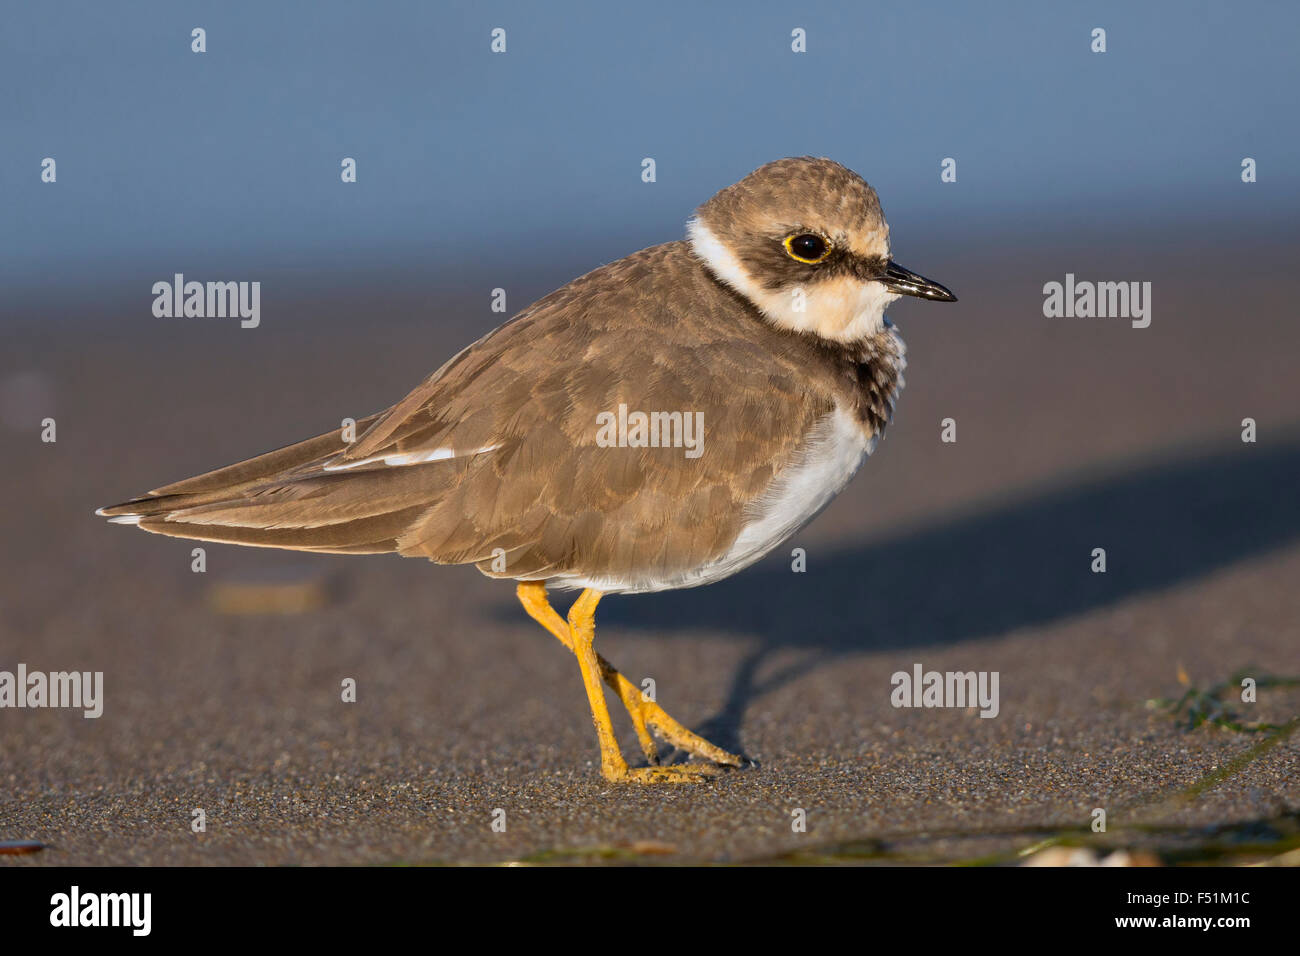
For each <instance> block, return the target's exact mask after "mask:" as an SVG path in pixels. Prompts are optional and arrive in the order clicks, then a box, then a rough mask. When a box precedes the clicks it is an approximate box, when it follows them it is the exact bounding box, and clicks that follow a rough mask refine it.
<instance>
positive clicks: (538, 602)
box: [518, 581, 742, 781]
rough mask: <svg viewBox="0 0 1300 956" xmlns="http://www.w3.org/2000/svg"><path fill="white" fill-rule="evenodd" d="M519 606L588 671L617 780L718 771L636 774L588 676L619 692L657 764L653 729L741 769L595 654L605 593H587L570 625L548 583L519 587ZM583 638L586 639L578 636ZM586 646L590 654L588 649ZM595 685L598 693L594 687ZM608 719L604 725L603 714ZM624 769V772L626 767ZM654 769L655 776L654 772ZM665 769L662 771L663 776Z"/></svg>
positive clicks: (609, 766)
mask: <svg viewBox="0 0 1300 956" xmlns="http://www.w3.org/2000/svg"><path fill="white" fill-rule="evenodd" d="M518 594H519V602H520V603H521V604H522V605H523V606H524V610H525V611H527V612H528V614H529V616H530V617H532V618H533V620H535V621H537V622H538V623H539V624H541V625H542V626H543V627H544V628H546V629H547V630H548V631H550V632H551V633H552V634H554V635H555V637H556V638H558V639H559V641H560V643H562V644H563V645H564V646H565V647H567V648H568V649H569V650H571V651H573V653H574V655H575V656H577V658H578V665H579V667H581V668H582V671H583V682H584V684H585V685H586V686H587V697H588V700H589V701H590V702H591V712H592V720H593V721H594V722H595V724H596V734H597V737H598V738H599V739H600V744H601V769H602V772H604V774H605V776H606V777H607V778H609V779H611V780H615V779H617V780H626V779H636V780H643V781H650V780H654V781H669V780H680V779H696V778H697V777H698V775H700V774H706V773H709V772H711V771H712V770H713V768H712V767H709V766H707V765H699V764H686V765H679V766H676V767H664V768H649V769H648V770H646V771H642V770H630V769H629V768H628V766H627V762H626V761H625V760H624V759H623V756H622V754H621V753H620V752H619V750H618V744H617V741H616V740H615V739H614V735H613V725H612V723H611V722H610V720H609V710H608V708H607V707H606V706H605V695H604V692H603V691H602V690H601V688H600V684H599V683H595V682H594V679H593V680H592V681H589V680H588V674H589V673H590V674H592V675H595V674H599V676H600V677H601V678H602V679H603V680H604V681H605V683H607V684H608V685H609V686H610V688H611V689H612V690H614V691H615V692H616V693H617V694H618V696H619V699H620V700H621V701H622V702H623V706H624V707H625V708H627V712H628V715H629V716H630V717H631V718H632V725H633V727H634V728H635V729H636V735H637V740H638V742H639V743H640V744H641V750H642V751H643V752H644V753H645V755H646V759H647V760H649V761H650V762H651V763H652V764H657V763H658V762H659V757H658V750H657V749H656V747H655V744H654V740H653V739H652V738H651V736H650V729H651V728H653V729H654V730H655V731H656V732H657V733H658V734H659V735H660V736H661V737H663V738H664V739H665V740H667V741H668V742H669V743H670V744H672V745H673V746H675V747H679V748H681V749H682V750H685V751H686V752H687V753H690V754H693V755H694V756H697V757H701V758H703V759H705V760H710V761H712V762H713V763H715V764H725V765H727V766H732V767H739V766H741V764H742V760H741V759H740V757H737V756H736V755H735V754H730V753H728V752H727V751H725V750H723V749H722V748H721V747H718V746H715V745H714V744H711V743H709V741H707V740H705V739H704V738H703V737H700V736H699V735H697V734H694V733H692V732H691V731H690V730H688V729H687V728H685V727H683V726H682V725H681V724H679V723H678V722H677V721H676V720H674V719H673V718H672V717H670V716H669V715H668V714H667V712H666V711H664V709H663V708H662V707H660V706H659V705H658V704H657V703H656V702H654V701H648V700H643V699H642V697H641V691H640V689H639V688H637V687H636V686H635V685H634V684H633V683H632V682H631V681H629V680H628V679H627V678H626V677H624V676H623V675H622V674H620V673H619V672H618V671H617V670H616V669H615V668H614V666H613V665H612V664H610V663H609V661H607V660H605V659H604V658H603V657H601V656H600V655H599V654H597V653H596V652H595V650H594V649H593V648H592V646H591V644H592V641H593V639H594V637H595V611H596V604H597V603H599V601H600V598H601V594H600V592H598V591H591V590H588V591H584V592H583V593H582V596H581V597H579V598H578V600H577V601H575V602H574V604H573V608H572V609H571V610H570V611H569V621H568V623H567V624H566V622H565V620H564V619H563V618H562V617H560V615H559V614H557V613H556V611H555V609H554V608H552V607H551V605H550V602H549V601H547V599H546V585H545V584H544V583H542V582H541V581H525V582H522V583H521V584H520V585H519V588H518ZM579 634H583V635H585V638H584V639H583V640H579V639H578V635H579ZM584 644H585V650H583V649H582V648H583V646H584ZM593 683H594V693H593V687H592V685H593ZM602 714H603V715H604V717H603V721H602V717H601V715H602ZM620 768H621V769H620ZM651 771H653V772H651ZM661 771H662V772H661Z"/></svg>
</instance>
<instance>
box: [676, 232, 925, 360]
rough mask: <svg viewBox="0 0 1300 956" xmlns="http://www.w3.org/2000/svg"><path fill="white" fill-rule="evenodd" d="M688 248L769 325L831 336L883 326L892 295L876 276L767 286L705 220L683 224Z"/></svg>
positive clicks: (852, 338) (855, 337)
mask: <svg viewBox="0 0 1300 956" xmlns="http://www.w3.org/2000/svg"><path fill="white" fill-rule="evenodd" d="M686 234H687V236H688V237H689V238H690V242H691V250H692V251H693V252H694V253H695V255H696V256H698V257H699V258H700V259H701V260H703V262H704V264H705V265H706V266H708V268H709V271H711V272H712V273H713V274H714V275H715V276H717V277H718V279H720V280H721V281H722V282H725V283H726V284H727V285H729V286H731V288H733V289H735V290H736V291H737V292H739V293H740V294H741V295H743V296H744V297H745V298H746V299H748V300H749V301H750V302H752V303H753V304H754V307H755V308H757V309H758V310H759V311H760V312H762V313H763V315H765V316H766V317H767V319H768V321H770V322H771V323H772V324H773V325H776V326H778V327H780V328H783V329H790V330H791V331H795V332H810V333H812V334H814V335H817V336H820V337H821V338H824V339H828V340H830V341H832V342H844V343H848V342H858V341H861V340H862V339H864V338H867V337H869V336H874V335H877V334H879V333H880V332H881V331H882V330H883V329H884V327H885V309H886V308H888V307H889V304H890V303H891V302H893V301H894V300H895V299H897V298H899V296H898V294H897V293H895V292H890V291H889V290H888V289H886V288H885V286H884V285H883V284H881V283H879V282H862V281H861V280H859V279H856V278H854V277H852V276H840V277H837V278H834V279H826V280H822V281H819V282H816V283H812V284H810V285H808V286H800V287H796V288H793V289H778V290H776V291H771V290H769V289H765V288H764V287H763V285H762V283H760V282H758V281H756V280H755V279H754V277H753V276H752V275H750V273H749V272H748V270H746V269H745V267H744V266H743V265H742V264H741V262H740V260H739V259H738V258H737V257H736V255H735V253H733V252H732V251H731V250H730V249H728V248H727V246H726V245H725V244H724V243H723V242H722V240H721V239H719V238H718V237H717V236H716V235H714V233H713V232H712V230H710V229H709V227H708V226H706V225H704V223H702V222H700V220H699V219H698V218H697V219H692V220H691V221H690V222H688V223H687V224H686Z"/></svg>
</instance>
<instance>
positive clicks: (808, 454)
mask: <svg viewBox="0 0 1300 956" xmlns="http://www.w3.org/2000/svg"><path fill="white" fill-rule="evenodd" d="M878 438H879V436H878V435H877V436H872V437H871V438H867V436H866V435H864V434H863V431H862V428H861V426H859V425H858V423H857V421H856V419H855V418H854V416H853V415H852V413H850V412H848V411H846V410H844V409H842V408H837V409H836V410H835V411H834V412H832V413H831V414H830V415H827V416H826V417H825V418H823V419H822V420H821V421H820V422H818V423H817V425H816V427H815V428H814V429H813V430H812V431H811V432H810V433H809V435H808V440H807V442H806V443H805V444H804V451H803V454H802V456H801V459H800V460H799V461H798V462H795V463H793V464H791V465H788V466H787V467H786V468H784V469H782V471H781V472H780V474H778V475H777V476H776V478H774V479H773V481H772V484H771V485H769V486H768V488H767V490H766V491H765V492H764V493H763V494H762V496H760V497H759V498H757V499H755V501H754V502H753V503H752V504H751V505H750V507H749V510H748V513H747V514H746V519H747V520H746V523H745V525H744V527H743V528H742V529H741V532H740V534H739V535H738V536H737V537H736V540H735V541H734V542H733V543H732V545H731V548H730V549H729V550H728V551H727V553H726V554H724V555H723V556H722V557H721V558H718V559H717V560H715V561H712V562H710V563H709V564H706V565H703V566H702V567H699V568H693V569H691V570H687V571H683V572H680V573H678V574H675V575H672V576H665V577H655V576H653V575H647V576H645V577H638V578H636V579H634V580H613V579H595V578H582V577H579V576H577V575H574V576H568V575H565V576H560V577H556V578H552V579H551V580H550V581H549V582H548V583H550V584H552V585H554V586H557V587H568V588H595V589H596V590H598V591H606V592H616V593H623V594H637V593H644V592H647V591H667V590H671V589H673V588H690V587H697V586H699V585H702V584H711V583H713V582H714V581H720V580H722V579H723V578H725V577H729V576H731V575H733V574H735V573H736V572H737V571H739V570H741V569H742V568H747V567H749V565H751V564H753V563H754V562H755V561H758V560H759V559H760V558H762V557H763V556H764V555H765V554H767V553H768V552H769V551H771V550H772V549H773V548H775V547H776V546H777V545H778V544H780V543H781V542H782V541H784V540H786V539H787V538H788V537H790V535H792V534H794V533H795V532H796V531H798V530H799V529H800V528H802V527H803V526H804V525H806V524H807V523H808V522H809V521H811V520H812V519H813V518H815V517H816V516H817V514H818V513H819V512H820V511H821V510H822V509H823V508H825V507H826V506H827V505H828V504H830V501H831V499H832V498H834V497H835V496H836V495H837V494H839V493H840V491H842V490H843V488H844V486H845V485H847V484H848V483H849V480H850V479H851V478H852V477H853V476H854V475H855V474H856V473H857V471H858V469H859V468H860V467H862V462H863V461H865V460H866V458H867V456H868V455H870V454H871V452H872V451H873V450H874V449H875V446H876V441H877V439H878Z"/></svg>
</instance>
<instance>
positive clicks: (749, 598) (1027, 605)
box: [502, 441, 1300, 749]
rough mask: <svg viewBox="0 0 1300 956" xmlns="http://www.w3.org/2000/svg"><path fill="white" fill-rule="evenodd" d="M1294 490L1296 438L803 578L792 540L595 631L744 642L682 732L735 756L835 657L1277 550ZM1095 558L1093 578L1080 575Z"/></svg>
mask: <svg viewBox="0 0 1300 956" xmlns="http://www.w3.org/2000/svg"><path fill="white" fill-rule="evenodd" d="M1298 478H1300V441H1290V442H1287V443H1283V444H1280V445H1274V446H1271V447H1269V446H1262V445H1253V444H1242V445H1241V446H1239V450H1235V449H1234V450H1233V451H1232V452H1230V453H1227V454H1222V455H1218V456H1197V457H1187V458H1180V459H1176V460H1172V461H1166V462H1161V463H1159V464H1156V465H1151V466H1146V467H1142V468H1140V469H1138V470H1135V471H1131V472H1128V473H1125V474H1121V475H1117V476H1112V477H1108V478H1102V479H1097V480H1089V481H1084V482H1081V483H1078V484H1074V485H1069V486H1064V487H1056V488H1053V489H1051V490H1047V491H1043V492H1039V493H1035V494H1031V495H1029V496H1026V497H1023V498H1020V499H1017V500H1014V501H1007V502H1001V503H997V504H994V505H990V506H987V507H985V508H983V509H981V510H979V511H975V512H970V513H965V514H962V515H960V516H957V517H953V518H951V519H949V520H946V521H940V522H938V523H935V524H932V525H929V526H927V527H924V528H920V529H916V530H908V531H904V532H901V533H898V534H895V535H890V536H886V537H881V538H878V539H875V540H872V541H871V542H869V543H867V544H864V545H862V546H860V547H854V548H848V549H838V550H830V549H819V548H812V549H810V550H809V551H808V554H807V570H806V571H805V572H804V573H795V572H793V571H792V569H791V558H790V551H791V549H792V548H794V547H797V546H799V539H798V536H796V537H795V538H793V539H791V540H790V541H789V542H788V543H787V544H786V545H785V546H783V547H782V548H779V549H778V550H777V552H776V553H775V555H773V556H770V557H769V558H768V559H765V560H764V561H762V562H760V563H759V564H758V565H755V566H754V567H752V568H750V569H749V570H747V571H744V572H742V573H740V574H738V575H736V576H735V577H733V578H730V579H728V580H725V581H722V582H720V583H718V584H714V585H711V586H709V587H705V588H698V589H693V590H684V591H673V592H667V593H663V594H657V595H652V596H651V597H650V598H648V599H643V600H638V599H624V600H618V601H612V600H611V601H607V602H605V603H604V604H602V606H601V608H600V621H599V625H598V630H599V629H600V628H604V629H605V630H606V632H608V631H609V629H617V630H620V631H624V632H626V631H631V632H638V631H640V632H645V631H651V632H654V633H656V634H660V635H666V636H668V635H672V634H674V633H682V632H683V631H686V630H689V631H691V632H694V633H699V632H701V631H718V632H724V633H731V634H736V635H743V636H745V637H747V638H749V639H750V640H751V641H752V646H751V648H750V650H749V652H748V653H747V654H746V656H745V658H744V660H743V661H742V662H741V664H740V665H739V667H738V668H737V671H736V673H735V674H733V675H732V678H731V684H730V687H729V689H728V692H727V697H726V700H725V702H724V704H723V706H722V708H721V709H720V711H719V712H718V713H716V714H715V715H714V716H713V717H712V718H711V719H709V720H708V721H706V722H704V723H701V724H699V725H698V726H697V727H696V728H695V729H696V730H697V731H699V732H700V733H701V734H703V735H704V736H705V737H707V738H709V739H711V740H713V741H714V742H715V743H717V744H719V745H720V746H722V747H724V748H728V749H739V739H738V736H739V728H740V726H741V724H742V722H743V718H744V715H745V711H746V709H747V708H748V707H749V705H750V704H751V703H752V702H753V701H754V700H756V699H757V698H759V697H761V696H763V695H764V694H767V693H770V692H771V691H773V690H775V689H777V688H779V687H781V686H783V685H785V684H787V683H789V682H790V681H792V680H795V679H797V678H799V677H801V676H803V675H805V674H807V673H809V672H811V671H814V670H816V669H818V668H820V667H823V666H827V665H830V664H833V663H834V661H836V660H837V659H840V658H843V657H847V656H850V655H856V654H863V653H872V652H880V651H891V650H897V651H904V650H912V649H920V648H924V647H928V646H940V645H950V644H954V643H958V642H962V641H973V640H979V639H981V638H986V637H994V636H997V635H1001V634H1005V633H1007V632H1009V631H1012V630H1015V629H1017V628H1023V627H1030V626H1039V625H1045V624H1050V623H1052V622H1054V621H1059V620H1062V619H1066V618H1070V617H1073V616H1076V615H1079V614H1083V613H1086V612H1088V611H1092V610H1096V609H1099V608H1104V607H1106V606H1108V605H1111V604H1114V603H1116V602H1118V601H1121V600H1124V599H1125V598H1128V597H1131V596H1134V595H1138V594H1141V593H1144V592H1153V591H1160V590H1163V589H1166V588H1170V587H1173V586H1176V585H1179V584H1181V583H1184V582H1187V581H1190V580H1195V579H1197V578H1200V577H1202V576H1204V575H1206V574H1209V573H1211V572H1213V571H1216V570H1218V569H1220V568H1224V567H1227V566H1229V565H1232V564H1234V563H1237V562H1239V561H1242V560H1245V559H1248V558H1251V557H1254V556H1256V555H1261V554H1265V553H1267V552H1269V551H1272V550H1275V549H1278V548H1282V547H1285V546H1287V545H1289V544H1291V543H1292V542H1294V541H1295V540H1296V539H1297V538H1300V496H1298V495H1297V487H1296V486H1297V479H1298ZM1095 548H1104V549H1105V552H1106V572H1105V573H1104V574H1098V573H1094V572H1093V571H1092V563H1093V560H1094V559H1093V550H1094V549H1095ZM562 600H563V599H561V601H562ZM502 610H503V613H504V611H505V607H504V606H503V608H502ZM510 613H511V614H516V613H517V608H511V609H510ZM790 649H796V650H803V651H805V652H806V653H805V654H803V655H802V656H801V657H800V658H799V659H798V660H797V661H796V662H794V663H791V664H789V665H787V666H785V667H784V668H782V669H780V670H778V671H776V672H775V673H769V674H765V675H763V676H762V677H761V679H760V676H759V675H760V672H761V671H762V670H763V669H764V665H765V664H766V663H767V661H768V659H769V658H770V657H771V656H772V655H773V654H775V653H776V652H778V651H786V650H790Z"/></svg>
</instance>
